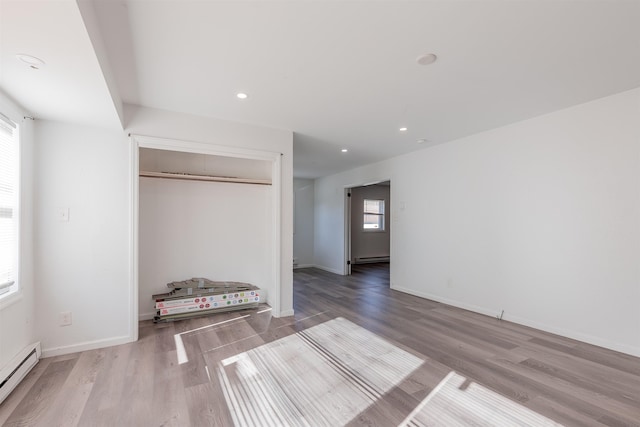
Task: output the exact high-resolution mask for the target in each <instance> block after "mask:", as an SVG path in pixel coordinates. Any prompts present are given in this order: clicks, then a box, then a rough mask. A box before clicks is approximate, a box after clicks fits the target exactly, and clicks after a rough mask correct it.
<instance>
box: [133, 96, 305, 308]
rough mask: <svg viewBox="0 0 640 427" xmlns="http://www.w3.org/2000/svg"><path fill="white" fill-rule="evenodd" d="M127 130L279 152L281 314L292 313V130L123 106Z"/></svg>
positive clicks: (168, 137) (135, 132)
mask: <svg viewBox="0 0 640 427" xmlns="http://www.w3.org/2000/svg"><path fill="white" fill-rule="evenodd" d="M125 120H126V131H127V132H130V133H132V134H136V135H145V136H154V137H160V138H167V139H175V140H182V141H194V142H200V143H208V144H214V145H219V146H231V147H236V148H247V149H253V150H262V151H269V152H276V153H281V154H282V158H281V159H282V166H281V167H282V172H281V174H282V176H281V183H282V186H281V233H280V245H281V252H280V259H281V265H280V282H281V283H280V313H274V314H275V315H280V316H289V315H293V272H292V269H291V260H292V258H293V216H292V215H293V201H292V200H293V187H292V182H293V175H292V173H293V172H292V170H293V164H292V154H293V133H292V132H291V131H287V130H280V129H271V128H265V127H260V126H253V125H247V124H242V123H235V122H228V121H223V120H216V119H211V118H207V117H199V116H193V115H187V114H179V113H173V112H169V111H163V110H156V109H151V108H144V107H138V106H132V105H125Z"/></svg>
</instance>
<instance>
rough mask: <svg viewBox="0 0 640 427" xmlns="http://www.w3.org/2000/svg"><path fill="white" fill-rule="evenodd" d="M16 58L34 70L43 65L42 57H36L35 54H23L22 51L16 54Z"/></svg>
mask: <svg viewBox="0 0 640 427" xmlns="http://www.w3.org/2000/svg"><path fill="white" fill-rule="evenodd" d="M16 58H18V59H19V60H20V61H22V62H24V63H25V64H27V65H28V66H29V67H31V68H33V69H34V70H37V69H39V68H40V67H42V66H43V65H44V61H43V60H42V59H40V58H36V57H35V56H31V55H25V54H23V53H19V54H17V55H16Z"/></svg>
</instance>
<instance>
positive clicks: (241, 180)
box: [140, 171, 271, 185]
mask: <svg viewBox="0 0 640 427" xmlns="http://www.w3.org/2000/svg"><path fill="white" fill-rule="evenodd" d="M140 176H144V177H147V178H163V179H182V180H187V181H213V182H235V183H239V184H258V185H271V180H269V179H252V178H231V177H226V176H209V175H193V174H189V173H171V172H151V171H140Z"/></svg>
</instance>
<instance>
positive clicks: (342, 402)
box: [218, 318, 422, 427]
mask: <svg viewBox="0 0 640 427" xmlns="http://www.w3.org/2000/svg"><path fill="white" fill-rule="evenodd" d="M421 364H422V360H421V359H420V358H418V357H416V356H414V355H412V354H410V353H408V352H406V351H404V350H402V349H400V348H398V347H396V346H394V345H393V344H391V343H389V342H387V341H385V340H383V339H382V338H380V337H378V336H376V335H375V334H373V333H371V332H369V331H367V330H366V329H364V328H361V327H359V326H358V325H355V324H354V323H352V322H349V321H348V320H346V319H343V318H337V319H333V320H330V321H327V322H325V323H322V324H320V325H317V326H314V327H312V328H309V329H306V330H304V331H300V332H298V333H296V334H294V335H290V336H288V337H285V338H282V339H279V340H277V341H274V342H271V343H268V344H265V345H262V346H260V347H257V348H255V349H252V350H249V351H247V352H244V353H241V354H238V355H236V356H233V357H230V358H227V359H225V360H223V361H222V362H221V363H220V364H219V366H218V369H219V374H220V375H219V378H220V383H221V385H222V389H223V392H224V395H225V399H226V402H227V405H228V407H229V411H230V412H231V416H232V418H233V420H234V423H235V424H236V425H237V426H248V425H251V426H254V425H255V426H260V425H277V426H279V425H311V426H332V427H334V426H340V425H344V424H346V423H348V422H349V421H350V420H352V419H353V418H354V417H356V416H357V415H358V414H359V413H361V412H362V411H364V410H365V409H366V408H367V407H369V406H370V405H371V404H373V403H375V402H376V401H377V400H378V399H379V398H380V397H381V396H382V395H384V394H385V393H386V392H388V391H389V390H391V389H392V388H393V387H394V386H396V385H398V384H400V383H401V382H402V380H403V379H404V378H406V377H407V376H408V375H410V374H411V373H412V372H413V371H414V370H415V369H417V368H418V367H419V366H420V365H421Z"/></svg>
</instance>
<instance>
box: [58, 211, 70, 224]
mask: <svg viewBox="0 0 640 427" xmlns="http://www.w3.org/2000/svg"><path fill="white" fill-rule="evenodd" d="M56 216H57V218H58V221H62V222H68V221H69V208H58V212H57V215H56Z"/></svg>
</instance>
